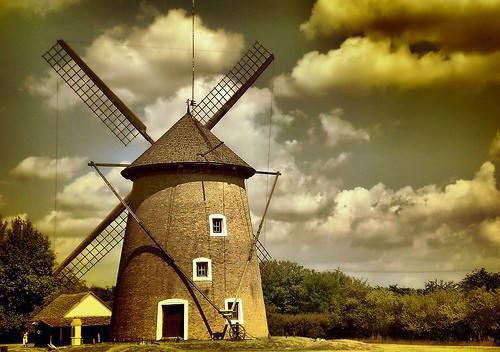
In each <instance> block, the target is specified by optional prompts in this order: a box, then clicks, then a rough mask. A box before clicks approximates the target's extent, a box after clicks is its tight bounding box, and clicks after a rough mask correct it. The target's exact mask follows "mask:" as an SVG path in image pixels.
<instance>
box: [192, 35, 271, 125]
mask: <svg viewBox="0 0 500 352" xmlns="http://www.w3.org/2000/svg"><path fill="white" fill-rule="evenodd" d="M273 60H274V54H272V53H271V52H270V51H269V50H267V49H266V48H265V47H264V46H263V45H262V44H260V43H259V42H255V43H254V44H253V45H252V46H251V47H250V49H248V50H247V51H246V52H245V54H244V55H243V56H242V57H241V59H240V60H239V61H238V62H237V63H236V65H234V66H233V68H231V70H229V72H228V73H227V74H226V75H225V76H224V77H223V78H222V79H221V80H220V81H219V83H217V85H216V86H215V87H214V88H212V90H211V91H210V92H209V93H208V94H207V95H206V96H205V97H204V98H203V99H202V100H201V101H200V102H199V103H198V105H196V106H195V107H194V108H193V109H192V111H191V114H192V116H193V117H195V118H197V119H198V120H199V121H200V122H201V123H202V124H204V125H205V127H207V128H208V129H209V130H210V129H212V128H213V127H214V126H215V125H216V124H217V123H218V122H219V121H220V120H221V119H222V118H223V117H224V115H225V114H226V113H227V112H228V111H229V109H231V107H232V106H233V105H234V104H236V102H237V101H238V100H239V99H240V98H241V96H242V95H243V94H245V92H246V91H247V90H248V88H250V87H251V86H252V84H253V83H254V82H255V81H256V80H257V78H259V76H260V75H261V74H262V73H263V72H264V71H265V70H266V68H267V67H268V66H269V65H270V64H271V62H273Z"/></svg>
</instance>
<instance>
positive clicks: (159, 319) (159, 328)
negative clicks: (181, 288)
mask: <svg viewBox="0 0 500 352" xmlns="http://www.w3.org/2000/svg"><path fill="white" fill-rule="evenodd" d="M175 304H182V305H183V306H184V336H183V337H182V338H183V339H184V340H187V339H188V301H187V300H185V299H180V298H169V299H165V300H163V301H160V302H158V312H157V315H156V340H157V341H158V340H161V339H162V337H163V306H169V305H175Z"/></svg>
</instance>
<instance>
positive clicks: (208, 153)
mask: <svg viewBox="0 0 500 352" xmlns="http://www.w3.org/2000/svg"><path fill="white" fill-rule="evenodd" d="M179 170H189V171H195V172H196V171H210V172H221V173H231V174H237V175H239V176H241V177H243V178H249V177H251V176H253V175H254V174H255V169H254V168H253V167H251V166H250V165H248V164H247V163H246V162H245V161H244V160H243V159H241V158H240V157H239V156H238V155H236V153H235V152H233V151H232V150H231V149H230V148H229V147H228V146H226V145H225V144H223V143H222V142H221V141H220V140H219V139H218V138H217V137H216V136H215V135H214V134H213V133H212V132H210V130H208V129H207V128H206V127H205V126H203V125H202V124H201V123H200V122H198V121H197V120H196V119H194V118H193V117H192V116H191V115H190V114H186V115H184V116H183V117H181V118H180V119H179V121H177V122H176V123H175V124H174V125H173V126H172V127H171V128H170V129H169V130H168V131H167V132H165V134H164V135H163V136H161V137H160V138H159V139H158V140H157V141H156V142H155V143H154V144H152V145H151V146H150V147H149V148H148V149H147V150H146V151H145V152H144V153H143V154H142V155H141V156H139V157H138V158H137V159H136V160H135V161H134V162H133V163H132V164H130V166H128V167H127V168H125V169H124V170H123V171H122V172H121V174H122V176H123V177H125V178H127V179H129V180H133V179H135V178H137V177H138V176H141V175H144V174H146V173H150V172H157V171H173V172H175V171H179Z"/></svg>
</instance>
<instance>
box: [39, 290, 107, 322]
mask: <svg viewBox="0 0 500 352" xmlns="http://www.w3.org/2000/svg"><path fill="white" fill-rule="evenodd" d="M88 295H93V296H94V297H95V298H97V299H98V300H99V301H100V302H101V303H103V304H104V305H106V304H105V303H104V302H102V301H101V300H100V299H99V297H97V296H96V295H95V294H93V293H92V292H81V293H73V294H62V295H60V296H58V297H57V298H56V299H54V300H53V301H52V302H50V303H49V304H48V305H46V306H45V307H44V308H43V309H42V310H41V311H40V312H38V314H36V315H35V316H34V317H33V321H41V322H43V323H45V324H47V325H49V326H52V327H60V326H70V325H71V321H72V320H73V318H66V317H65V316H66V314H68V313H69V312H70V311H71V310H72V309H73V308H74V307H75V306H77V305H78V304H79V303H80V302H82V301H83V300H84V299H85V298H86V297H87V296H88ZM108 308H109V307H108ZM78 319H80V320H81V321H82V325H84V326H86V325H108V324H110V320H111V317H109V316H102V317H101V316H99V317H79V318H78Z"/></svg>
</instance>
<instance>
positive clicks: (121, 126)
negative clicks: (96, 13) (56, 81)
mask: <svg viewBox="0 0 500 352" xmlns="http://www.w3.org/2000/svg"><path fill="white" fill-rule="evenodd" d="M42 57H43V59H44V60H45V61H47V63H48V64H49V65H50V66H51V67H52V68H53V69H54V71H55V72H56V73H57V74H58V75H59V76H60V77H61V78H62V79H63V80H64V82H66V83H67V84H68V86H69V87H70V88H71V89H72V90H73V91H74V92H75V93H76V94H77V95H78V97H80V99H82V101H83V102H84V103H85V104H86V105H87V106H88V107H89V108H90V110H92V112H93V113H94V114H95V115H96V116H97V117H98V118H99V119H100V120H101V121H102V122H103V123H104V124H105V125H106V127H108V129H109V130H110V131H111V132H113V134H114V135H115V136H116V137H117V138H118V139H119V140H120V141H121V142H122V143H123V144H124V145H125V146H126V145H128V144H129V143H130V142H131V141H132V140H133V139H134V138H135V137H137V136H138V135H142V136H143V137H144V138H145V139H146V140H147V141H148V142H149V143H151V144H153V143H154V140H153V139H152V138H151V137H150V136H149V134H148V133H147V132H146V126H145V125H144V124H143V123H142V121H141V120H140V119H139V118H138V117H137V116H136V115H135V114H134V113H133V112H132V111H131V110H130V109H129V108H128V107H127V106H126V105H125V104H124V103H123V101H121V100H120V98H118V97H117V96H116V94H114V93H113V91H111V89H110V88H109V87H108V86H107V85H106V84H105V83H104V82H103V81H102V80H101V79H100V78H99V77H98V76H97V75H96V74H95V73H94V71H92V69H91V68H90V67H89V66H88V65H87V64H86V63H85V62H84V61H83V60H82V59H81V58H80V57H79V56H78V54H77V53H76V52H75V51H74V50H73V49H72V48H71V47H70V46H69V45H68V44H67V43H66V42H65V41H64V40H62V39H60V40H58V41H57V42H56V44H54V45H53V46H52V47H51V48H50V49H49V50H47V51H46V52H45V53H44V54H43V55H42Z"/></svg>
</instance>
